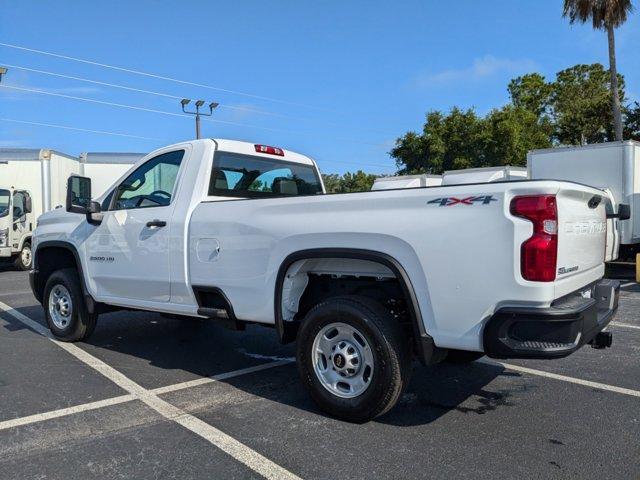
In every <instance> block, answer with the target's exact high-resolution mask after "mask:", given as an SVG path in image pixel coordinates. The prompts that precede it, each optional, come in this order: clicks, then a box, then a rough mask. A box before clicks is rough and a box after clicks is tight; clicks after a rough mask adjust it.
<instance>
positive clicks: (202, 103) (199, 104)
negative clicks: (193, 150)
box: [180, 98, 218, 139]
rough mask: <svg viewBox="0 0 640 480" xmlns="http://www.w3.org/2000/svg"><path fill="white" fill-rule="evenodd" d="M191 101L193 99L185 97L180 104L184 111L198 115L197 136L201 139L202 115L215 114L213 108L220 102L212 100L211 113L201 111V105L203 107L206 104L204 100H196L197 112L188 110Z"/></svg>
mask: <svg viewBox="0 0 640 480" xmlns="http://www.w3.org/2000/svg"><path fill="white" fill-rule="evenodd" d="M189 103H191V99H189V98H183V99H182V100H180V105H182V111H183V112H184V113H188V114H189V115H195V116H196V138H197V139H200V116H201V115H202V116H204V117H210V116H211V115H213V110H214V109H215V108H216V107H217V106H218V103H216V102H211V103H210V104H209V113H201V112H200V107H202V106H203V105H204V100H196V103H195V106H196V111H195V112H189V111H187V110H186V108H185V107H186V106H187V105H189Z"/></svg>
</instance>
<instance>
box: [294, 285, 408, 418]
mask: <svg viewBox="0 0 640 480" xmlns="http://www.w3.org/2000/svg"><path fill="white" fill-rule="evenodd" d="M337 321H339V322H341V323H345V324H347V325H349V326H351V327H353V328H356V329H357V330H358V332H359V333H361V334H362V335H363V336H364V337H365V339H366V341H367V343H368V344H369V345H370V347H371V350H372V352H373V362H374V368H373V374H372V376H371V379H370V383H369V386H368V387H367V389H366V390H365V391H364V392H363V393H361V394H360V395H358V396H356V397H353V398H342V397H340V396H338V395H336V394H334V393H332V392H331V391H329V390H328V389H327V388H325V387H324V386H323V384H322V383H321V381H320V380H319V378H318V375H317V373H316V372H315V370H314V366H313V359H312V352H313V343H314V340H315V338H316V335H317V334H319V333H320V331H321V330H322V328H323V327H325V326H327V325H329V324H331V323H334V322H337ZM410 352H411V350H410V348H409V342H408V339H407V337H406V335H405V333H404V331H403V329H402V327H401V326H400V324H399V323H398V322H397V320H396V319H395V318H394V317H393V316H392V315H391V314H390V313H389V312H388V311H387V310H386V309H385V308H384V307H383V306H382V305H380V304H379V303H378V302H376V301H374V300H371V299H369V298H366V297H359V296H342V297H334V298H331V299H328V300H326V301H324V302H322V303H320V304H318V305H316V306H315V307H313V308H312V309H311V310H310V311H309V312H308V313H307V315H306V316H305V318H304V320H303V322H302V325H301V327H300V331H299V333H298V342H297V363H298V371H299V373H300V377H301V379H302V383H303V384H304V386H305V388H306V389H307V390H308V391H309V393H310V395H311V397H312V398H313V400H314V401H315V402H316V404H317V405H318V406H319V407H320V409H322V410H323V411H325V412H327V413H328V414H330V415H333V416H335V417H338V418H341V419H343V420H347V421H350V422H366V421H368V420H371V419H373V418H375V417H378V416H380V415H383V414H384V413H386V412H388V411H389V410H390V409H391V408H392V407H393V406H394V405H395V404H396V402H397V401H398V399H399V398H400V395H401V394H402V391H403V390H404V388H405V387H406V386H407V384H408V383H409V377H410V374H411V354H410Z"/></svg>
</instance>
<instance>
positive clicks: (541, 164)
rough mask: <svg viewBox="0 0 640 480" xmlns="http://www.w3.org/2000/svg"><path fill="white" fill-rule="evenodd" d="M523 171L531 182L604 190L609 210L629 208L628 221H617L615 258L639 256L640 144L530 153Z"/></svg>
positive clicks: (604, 144)
mask: <svg viewBox="0 0 640 480" xmlns="http://www.w3.org/2000/svg"><path fill="white" fill-rule="evenodd" d="M527 169H528V171H529V177H530V178H531V179H533V180H545V179H554V180H569V181H572V182H578V183H583V184H585V185H591V186H594V187H596V188H600V189H602V190H606V191H608V192H610V195H611V196H612V200H613V201H612V205H613V206H612V208H613V209H619V208H620V207H619V206H620V205H629V207H630V210H631V212H630V218H629V219H627V220H620V221H619V235H620V251H619V256H620V257H621V258H630V257H635V254H636V253H638V252H640V142H635V141H631V140H629V141H624V142H609V143H601V144H597V145H585V146H579V147H560V148H549V149H544V150H532V151H531V152H529V153H528V154H527ZM616 211H617V210H616ZM610 213H611V212H610ZM615 222H616V223H618V220H615Z"/></svg>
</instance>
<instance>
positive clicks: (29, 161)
mask: <svg viewBox="0 0 640 480" xmlns="http://www.w3.org/2000/svg"><path fill="white" fill-rule="evenodd" d="M79 174H80V162H79V161H78V159H77V158H76V157H72V156H69V155H65V154H64V153H60V152H56V151H54V150H48V149H38V148H37V149H27V148H2V149H0V260H1V259H10V260H14V261H15V264H16V266H17V267H18V268H21V269H23V270H29V269H30V268H31V258H32V256H31V235H32V232H33V230H34V229H35V227H36V225H35V224H36V219H37V218H38V217H39V216H40V215H41V214H43V213H44V212H47V211H49V210H52V209H54V208H56V207H61V206H63V205H64V204H65V203H66V195H67V178H69V176H71V175H79Z"/></svg>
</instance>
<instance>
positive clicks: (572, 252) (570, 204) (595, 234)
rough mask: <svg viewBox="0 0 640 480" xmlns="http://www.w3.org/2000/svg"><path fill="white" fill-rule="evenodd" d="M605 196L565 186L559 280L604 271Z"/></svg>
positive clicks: (561, 195) (560, 212)
mask: <svg viewBox="0 0 640 480" xmlns="http://www.w3.org/2000/svg"><path fill="white" fill-rule="evenodd" d="M605 195H606V194H605V193H604V192H599V193H598V190H595V189H591V188H588V187H583V186H581V185H577V184H576V185H571V184H566V185H563V186H562V187H561V189H560V191H559V192H558V194H557V196H556V200H557V206H558V262H557V269H558V270H557V279H558V280H561V279H564V278H568V277H570V276H573V275H578V274H580V273H582V272H586V271H588V270H591V269H593V268H597V267H600V266H601V265H602V263H603V262H604V255H605V244H606V234H607V224H606V205H605V204H606V199H605Z"/></svg>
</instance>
